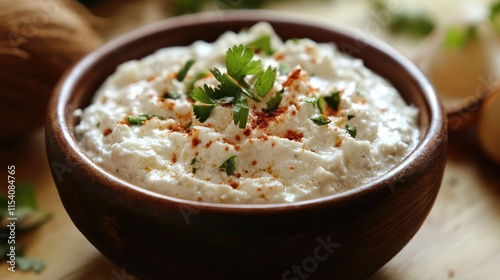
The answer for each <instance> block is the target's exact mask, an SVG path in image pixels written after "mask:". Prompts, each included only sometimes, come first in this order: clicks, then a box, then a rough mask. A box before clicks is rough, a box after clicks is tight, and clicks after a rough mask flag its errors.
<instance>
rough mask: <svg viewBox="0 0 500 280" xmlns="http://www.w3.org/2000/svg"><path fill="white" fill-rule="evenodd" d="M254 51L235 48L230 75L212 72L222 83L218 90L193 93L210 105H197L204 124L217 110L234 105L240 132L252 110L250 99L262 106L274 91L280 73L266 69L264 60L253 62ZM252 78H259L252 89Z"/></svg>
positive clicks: (230, 54) (207, 88)
mask: <svg viewBox="0 0 500 280" xmlns="http://www.w3.org/2000/svg"><path fill="white" fill-rule="evenodd" d="M253 57H254V51H253V50H252V49H251V48H250V47H246V48H244V47H243V45H239V46H233V47H232V48H230V49H228V50H227V51H226V67H227V73H221V72H220V71H219V70H218V69H217V68H212V69H210V72H211V73H212V74H213V75H214V77H215V79H217V81H218V82H219V84H218V85H217V87H215V88H212V87H210V86H208V85H206V84H205V85H204V86H203V87H198V88H195V89H194V90H193V94H192V98H193V99H194V100H196V101H199V102H201V103H204V104H208V105H193V112H194V115H195V117H196V118H197V119H198V120H199V121H200V122H204V121H206V120H207V119H208V117H209V116H210V114H211V112H212V110H213V108H214V106H216V105H220V104H233V105H234V107H233V121H234V124H235V125H238V126H239V127H240V128H245V127H246V123H247V119H248V114H249V108H248V100H247V99H246V97H248V98H251V99H252V100H254V101H256V102H260V101H261V100H262V98H264V97H265V96H266V95H267V94H268V93H269V91H270V90H271V89H272V88H273V85H274V81H275V80H276V69H272V68H271V67H268V68H267V69H266V70H265V71H264V70H263V69H262V62H261V61H260V60H253ZM248 75H253V76H256V77H257V79H256V82H255V84H254V85H251V84H249V83H248V82H247V80H246V79H245V78H246V77H247V76H248ZM245 96H246V97H245Z"/></svg>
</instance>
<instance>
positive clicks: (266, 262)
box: [46, 11, 447, 279]
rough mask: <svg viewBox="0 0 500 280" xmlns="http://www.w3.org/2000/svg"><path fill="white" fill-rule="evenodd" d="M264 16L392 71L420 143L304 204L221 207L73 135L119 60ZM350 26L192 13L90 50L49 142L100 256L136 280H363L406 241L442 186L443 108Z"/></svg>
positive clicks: (60, 98) (52, 119)
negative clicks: (133, 172) (135, 172)
mask: <svg viewBox="0 0 500 280" xmlns="http://www.w3.org/2000/svg"><path fill="white" fill-rule="evenodd" d="M258 21H268V22H270V23H271V24H272V25H273V27H274V28H275V30H276V32H277V33H278V34H279V35H280V36H281V37H282V38H283V39H287V38H298V37H309V38H311V39H313V40H315V41H318V42H335V43H337V44H338V46H339V48H340V49H341V50H342V51H345V52H348V53H350V54H352V55H353V56H354V57H359V58H361V59H363V60H364V62H365V64H366V66H367V67H368V68H371V69H372V70H374V71H375V72H377V73H378V74H380V75H381V76H383V77H385V78H386V79H388V80H389V81H390V82H392V84H393V85H394V86H395V87H396V88H397V89H398V90H399V91H400V92H401V94H402V95H403V97H404V99H405V100H406V101H407V102H409V103H411V104H414V105H415V106H416V107H418V108H419V109H420V115H419V127H420V130H421V135H422V136H421V140H420V142H419V144H418V146H417V147H416V149H415V150H414V151H413V152H412V153H411V154H410V155H409V156H408V157H407V158H406V159H405V160H404V161H403V162H402V163H401V164H399V165H398V166H397V167H395V168H394V169H392V170H391V171H390V172H388V173H387V174H386V175H384V176H382V177H381V178H379V179H377V180H375V181H373V182H371V183H368V184H365V185H363V186H361V187H359V188H356V189H353V190H350V191H347V192H344V193H340V194H337V195H331V196H327V197H324V198H319V199H314V200H310V201H304V202H296V203H289V204H272V205H228V204H217V203H203V202H195V201H187V200H182V199H177V198H172V197H167V196H164V195H160V194H157V193H153V192H151V191H147V190H144V189H142V188H140V187H137V186H134V185H132V184H130V183H127V182H125V181H123V180H122V179H120V178H117V177H115V176H114V175H111V174H110V173H108V172H106V171H105V170H104V169H103V168H101V167H99V166H98V165H96V164H95V163H94V162H92V160H90V159H89V158H88V157H87V156H86V155H85V153H84V152H83V151H82V150H81V149H80V148H79V147H78V145H77V143H76V141H75V135H74V128H75V125H76V121H77V120H76V119H75V118H74V117H73V115H72V113H73V111H74V110H75V109H78V108H84V107H86V106H87V105H88V104H89V102H90V99H91V97H92V95H93V94H94V92H95V91H96V89H97V88H98V87H99V86H100V85H101V84H102V83H103V81H104V80H105V78H106V77H108V76H109V75H111V74H112V73H113V72H114V71H115V68H116V66H117V65H119V64H120V63H123V62H125V61H128V60H131V59H138V58H142V57H144V56H146V55H148V54H151V53H152V52H154V51H155V50H157V49H159V48H161V47H166V46H176V45H188V44H190V43H192V42H193V41H195V40H200V39H201V40H206V41H213V40H215V39H216V38H217V37H218V36H219V35H220V34H221V33H223V32H224V31H226V30H233V31H239V30H241V29H242V28H245V27H249V26H251V25H253V24H254V23H256V22H258ZM357 38H359V36H357V35H356V33H354V32H353V31H349V30H344V29H342V28H339V27H333V26H331V25H324V24H321V23H318V22H316V21H314V20H309V19H301V18H300V17H299V18H298V17H297V16H296V15H290V14H281V13H278V12H274V11H273V12H265V11H253V12H252V11H238V12H218V13H204V14H195V15H191V16H184V17H179V18H173V19H170V20H166V21H162V22H158V23H155V24H153V25H149V26H146V27H143V28H140V29H138V30H136V31H133V32H131V33H128V34H125V35H123V36H121V37H119V38H117V39H115V40H112V41H111V42H109V43H107V44H105V45H104V46H102V47H101V48H99V49H97V50H96V51H94V52H92V53H91V54H89V55H88V56H87V57H85V58H84V59H83V60H82V61H81V62H80V63H79V64H77V65H76V66H75V67H74V68H73V69H72V70H71V71H70V72H69V73H68V74H67V76H66V77H65V78H64V79H63V80H62V81H61V83H60V84H59V87H58V89H57V90H56V92H55V94H54V98H53V99H52V100H51V104H50V108H49V116H48V119H47V125H46V148H47V154H48V160H49V163H50V165H51V167H52V174H53V177H54V181H55V184H56V186H57V189H58V191H59V195H60V197H61V200H62V202H63V204H64V207H65V208H66V210H67V212H68V214H69V216H70V217H71V219H72V220H73V222H74V224H75V225H76V227H77V228H78V229H79V230H80V231H81V232H82V233H83V234H84V235H85V236H86V237H87V239H88V240H89V241H90V242H91V243H92V244H93V245H94V246H95V247H96V248H97V249H99V250H100V251H101V252H102V253H103V254H104V255H105V256H106V257H108V258H109V259H110V260H111V261H113V262H114V263H116V264H117V265H118V266H120V267H123V268H124V269H125V270H126V271H127V272H129V273H132V274H134V275H136V276H138V277H140V278H141V279H306V278H307V279H360V278H363V277H367V276H368V275H370V274H372V273H374V272H375V271H376V270H378V269H379V268H380V267H381V266H383V265H384V264H385V263H386V262H387V261H389V260H390V259H391V258H392V257H393V256H394V255H396V253H398V252H399V251H400V250H401V249H402V248H403V246H405V244H407V242H408V241H409V240H410V239H411V238H412V236H413V235H414V234H415V233H416V232H417V230H418V229H419V227H420V226H421V225H422V223H423V221H424V219H425V218H426V216H427V214H428V213H429V210H430V209H431V207H432V204H433V202H434V200H435V197H436V195H437V193H438V189H439V186H440V183H441V179H442V175H443V171H444V165H445V150H446V142H447V136H446V135H447V126H446V116H445V114H444V113H443V110H442V108H441V107H440V105H439V102H438V99H437V98H436V95H435V93H434V91H433V89H432V87H431V85H430V84H429V82H428V81H427V80H426V79H425V77H424V76H423V75H422V74H421V72H420V71H419V70H418V69H417V67H415V66H414V65H413V64H412V63H411V62H410V61H409V60H408V59H406V58H405V57H404V56H402V55H401V54H399V53H398V52H396V51H395V50H394V49H392V48H389V47H388V46H386V45H385V44H383V43H381V42H378V41H377V42H376V41H370V42H367V41H361V40H359V39H357Z"/></svg>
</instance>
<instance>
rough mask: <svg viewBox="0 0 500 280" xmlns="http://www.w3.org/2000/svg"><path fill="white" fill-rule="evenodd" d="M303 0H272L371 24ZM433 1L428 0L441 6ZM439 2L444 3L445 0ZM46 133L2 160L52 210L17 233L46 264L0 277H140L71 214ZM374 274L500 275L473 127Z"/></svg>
mask: <svg viewBox="0 0 500 280" xmlns="http://www.w3.org/2000/svg"><path fill="white" fill-rule="evenodd" d="M304 2H307V3H312V2H309V1H295V2H290V3H289V4H286V5H285V3H288V2H283V3H279V4H274V5H271V6H269V8H272V9H284V10H290V11H297V10H303V11H307V12H308V13H309V14H312V15H318V17H320V18H321V17H323V18H326V15H327V14H326V12H325V11H327V10H326V9H327V8H328V9H331V11H330V13H331V14H335V13H338V14H339V16H338V17H337V19H339V21H343V22H344V23H347V24H350V25H354V26H357V27H360V28H362V27H363V24H366V19H363V13H360V14H361V15H359V14H354V16H351V17H348V16H347V15H346V13H344V12H342V13H340V12H339V10H342V11H345V10H348V9H352V7H355V8H356V9H357V8H359V7H361V6H362V5H364V4H360V3H359V2H360V1H341V0H337V1H336V2H335V1H334V2H335V3H334V2H329V1H318V2H317V3H316V2H315V4H314V5H309V6H308V5H306V4H304ZM337 2H338V3H337ZM403 2H406V1H403ZM443 2H447V3H450V1H443ZM459 2H464V1H459ZM348 3H351V4H348ZM429 3H431V1H423V2H422V4H423V6H424V7H426V8H427V9H428V10H429V11H431V12H432V11H434V12H435V10H432V9H431V8H432V7H434V6H432V5H430V4H429ZM453 3H457V2H453ZM356 5H358V6H359V7H358V6H356ZM439 5H441V6H440V8H443V3H442V2H440V4H439ZM429 7H431V8H429ZM341 8H342V9H341ZM347 14H348V13H347ZM365 18H366V13H365ZM148 20H152V19H151V18H149V19H148ZM365 26H366V25H365ZM382 37H383V36H382ZM391 43H393V44H394V45H396V46H398V44H399V46H400V47H401V46H402V47H401V49H402V51H403V52H405V50H404V48H405V47H408V46H409V45H411V44H408V43H405V42H402V41H401V42H399V41H397V39H395V40H393V41H391ZM406 51H408V49H407V50H406ZM409 51H411V49H410V50H409ZM43 137H44V135H43V130H40V131H38V132H36V133H34V134H33V135H32V136H31V137H30V138H29V139H26V141H25V142H22V143H18V144H17V145H15V146H7V147H5V146H3V147H1V148H0V153H1V159H0V161H1V163H2V165H1V166H2V168H5V171H2V172H4V173H3V174H6V169H7V166H8V165H15V166H16V171H17V174H16V179H17V181H18V182H20V181H23V180H29V181H31V182H32V183H33V185H34V186H35V188H36V193H37V197H38V201H39V206H40V208H41V209H43V210H47V211H50V212H51V213H52V214H53V218H52V219H51V220H50V221H49V222H47V223H46V224H44V225H43V226H41V227H40V228H38V229H37V230H35V231H33V232H30V233H28V234H26V235H24V236H20V237H18V242H19V243H22V244H23V245H24V246H25V247H26V251H25V253H26V255H28V256H31V257H38V258H42V259H44V260H45V261H46V267H45V269H44V270H43V271H42V272H41V273H38V274H37V273H34V272H27V273H25V272H16V273H11V272H9V271H7V265H6V264H5V263H2V264H0V279H12V280H14V279H23V280H30V279H35V280H53V279H54V280H58V279H72V280H87V279H95V280H101V279H102V280H111V279H113V280H132V279H135V278H134V277H133V276H131V275H128V274H127V273H126V271H124V270H122V269H121V268H120V267H117V266H115V265H114V264H112V263H111V262H110V261H108V260H107V259H106V258H105V257H104V256H102V255H101V254H100V253H99V252H98V251H97V250H96V249H95V248H94V247H93V246H92V245H91V244H90V243H89V242H88V241H87V240H86V239H85V237H84V236H83V235H82V234H81V233H80V232H79V231H78V230H77V229H76V227H75V226H74V225H73V223H72V222H71V220H70V218H69V217H68V215H67V214H66V212H65V210H64V208H63V206H62V204H61V202H60V200H59V197H58V194H57V190H56V188H55V186H54V182H53V180H52V177H51V175H50V170H49V165H48V163H47V158H46V155H45V146H44V141H43ZM4 186H5V184H4ZM370 279H371V280H385V279H386V280H393V279H394V280H396V279H397V280H399V279H460V280H469V279H470V280H476V279H477V280H483V279H488V280H489V279H491V280H495V279H500V166H499V165H495V164H493V163H492V162H491V161H489V160H488V159H487V158H485V157H484V155H483V154H482V153H481V151H480V149H479V148H478V146H477V142H476V140H475V133H474V130H473V129H471V130H468V131H466V132H461V133H458V134H452V135H450V137H449V147H448V159H447V166H446V171H445V175H444V179H443V182H442V185H441V190H440V193H439V195H438V197H437V200H436V203H435V205H434V207H433V209H432V211H431V213H430V214H429V216H428V218H427V220H426V221H425V223H424V224H423V226H422V228H421V229H420V231H419V232H418V233H417V234H416V235H415V237H414V238H413V239H412V240H411V241H410V243H409V244H408V245H407V246H406V247H405V248H403V250H402V251H401V252H400V253H399V254H398V255H396V256H395V257H394V258H393V259H392V260H391V261H390V262H389V263H387V264H386V265H385V266H384V267H382V268H381V269H380V270H379V271H378V272H377V273H375V274H374V275H373V276H372V277H371V278H370Z"/></svg>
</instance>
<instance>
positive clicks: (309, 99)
mask: <svg viewBox="0 0 500 280" xmlns="http://www.w3.org/2000/svg"><path fill="white" fill-rule="evenodd" d="M302 101H303V102H305V103H309V104H312V105H313V106H315V105H316V102H317V100H316V98H314V97H306V98H304V99H302Z"/></svg>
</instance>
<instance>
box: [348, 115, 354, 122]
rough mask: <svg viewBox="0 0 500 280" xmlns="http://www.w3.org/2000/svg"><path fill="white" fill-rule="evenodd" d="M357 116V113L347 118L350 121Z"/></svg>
mask: <svg viewBox="0 0 500 280" xmlns="http://www.w3.org/2000/svg"><path fill="white" fill-rule="evenodd" d="M354 117H355V115H347V120H348V121H350V120H352V119H353V118H354Z"/></svg>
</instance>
